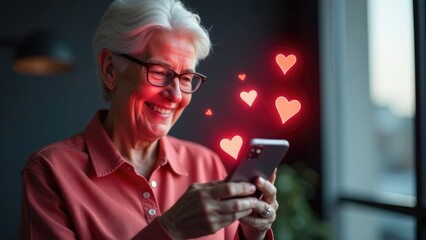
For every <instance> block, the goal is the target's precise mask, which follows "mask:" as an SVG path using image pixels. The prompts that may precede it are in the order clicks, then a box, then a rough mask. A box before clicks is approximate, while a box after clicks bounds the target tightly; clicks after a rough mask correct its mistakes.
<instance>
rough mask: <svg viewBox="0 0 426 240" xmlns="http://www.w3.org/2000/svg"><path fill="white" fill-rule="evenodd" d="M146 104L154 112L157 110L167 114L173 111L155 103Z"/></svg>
mask: <svg viewBox="0 0 426 240" xmlns="http://www.w3.org/2000/svg"><path fill="white" fill-rule="evenodd" d="M146 105H147V106H148V107H149V108H150V109H151V110H153V111H154V112H158V113H160V114H163V115H168V114H170V113H172V111H173V110H172V109H166V108H161V107H159V106H157V105H153V104H151V103H147V104H146Z"/></svg>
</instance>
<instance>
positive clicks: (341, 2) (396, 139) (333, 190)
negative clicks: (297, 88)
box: [320, 0, 426, 240]
mask: <svg viewBox="0 0 426 240" xmlns="http://www.w3.org/2000/svg"><path fill="white" fill-rule="evenodd" d="M425 13H426V8H425V3H424V1H422V0H414V1H413V0H323V1H322V4H321V20H322V24H321V30H320V32H321V35H322V36H321V40H322V41H321V42H322V43H321V60H322V61H321V62H322V63H321V69H322V76H321V85H322V100H323V105H322V106H323V109H322V110H323V129H324V131H323V139H324V148H325V149H324V159H325V163H324V174H323V175H324V176H327V178H326V179H325V181H324V183H325V185H324V190H325V208H326V212H327V213H329V214H328V216H329V217H330V219H331V220H332V223H333V226H335V230H336V231H335V234H336V239H343V240H345V239H373V240H375V239H380V240H381V239H387V240H388V239H404V240H409V239H426V238H424V235H423V234H424V233H423V232H424V230H423V229H424V222H423V221H424V220H423V216H424V213H425V204H424V189H423V188H424V186H425V184H424V183H423V179H425V171H424V170H423V167H422V166H423V164H424V162H423V161H424V154H423V151H424V150H425V149H424V147H422V146H423V145H425V140H424V138H425V137H426V134H425V131H424V128H425V125H426V121H425V119H424V116H423V115H424V114H425V110H424V108H425V105H426V102H425V96H424V95H425V90H426V88H425V86H424V85H425V81H426V79H425V77H426V76H425V68H426V64H425V45H426V41H425V40H426V39H425V25H426V24H425V17H426V14H425ZM342 229H344V231H342ZM357 229H362V234H363V236H362V238H360V235H359V234H361V233H360V232H359V231H357ZM395 229H401V231H394V230H395ZM339 230H340V231H339ZM355 233H358V235H354V234H355Z"/></svg>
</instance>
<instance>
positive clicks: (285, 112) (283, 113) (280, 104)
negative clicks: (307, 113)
mask: <svg viewBox="0 0 426 240" xmlns="http://www.w3.org/2000/svg"><path fill="white" fill-rule="evenodd" d="M275 107H276V108H277V111H278V114H279V115H280V118H281V122H282V124H284V123H285V122H286V121H287V120H289V119H290V118H291V117H293V116H294V115H296V113H298V112H299V111H300V108H301V105H300V102H299V101H297V100H292V101H290V102H289V101H288V100H287V98H285V97H283V96H280V97H278V98H277V99H276V100H275Z"/></svg>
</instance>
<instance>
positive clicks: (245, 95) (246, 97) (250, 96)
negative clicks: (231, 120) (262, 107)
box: [240, 90, 257, 107]
mask: <svg viewBox="0 0 426 240" xmlns="http://www.w3.org/2000/svg"><path fill="white" fill-rule="evenodd" d="M240 97H241V99H243V101H244V102H246V103H247V104H248V105H249V106H250V107H251V105H252V104H253V102H254V100H255V99H256V97H257V92H256V91H255V90H251V91H250V92H241V93H240Z"/></svg>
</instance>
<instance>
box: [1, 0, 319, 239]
mask: <svg viewBox="0 0 426 240" xmlns="http://www.w3.org/2000/svg"><path fill="white" fill-rule="evenodd" d="M109 2H110V1H107V0H61V1H54V0H38V1H31V0H4V1H2V6H1V10H0V13H1V14H0V20H1V21H0V29H1V31H0V38H1V39H17V40H19V39H23V38H24V37H25V36H26V35H27V34H28V33H29V32H31V31H33V30H36V29H39V28H47V29H50V30H52V31H54V32H55V33H56V34H57V35H59V36H61V37H62V38H63V39H64V40H65V41H66V42H68V43H69V45H70V46H71V48H72V49H73V51H74V55H75V59H76V69H75V71H73V72H72V73H70V74H66V75H60V76H54V77H43V78H40V77H28V76H23V75H19V74H17V73H14V72H13V71H12V70H11V68H10V63H11V60H12V58H13V54H14V52H13V50H12V49H9V48H5V47H1V46H0V82H1V85H0V86H1V87H0V111H1V119H0V159H1V161H2V167H1V170H0V171H1V173H0V184H1V189H3V191H2V197H1V199H0V206H1V208H2V209H1V213H2V216H1V223H0V238H1V239H16V238H17V236H18V222H19V208H20V184H21V183H20V171H21V169H22V167H23V165H24V162H25V160H26V158H27V157H28V156H29V154H30V153H31V152H33V151H35V150H36V149H38V148H40V147H41V146H43V145H46V144H48V143H51V142H53V141H57V140H60V139H63V138H65V137H68V136H70V135H73V134H74V133H77V132H79V131H81V130H82V129H84V127H85V126H86V124H87V122H88V121H89V120H90V119H91V118H92V116H93V114H94V113H95V111H96V110H97V109H99V108H104V107H106V106H107V105H106V104H105V103H104V102H103V101H102V100H101V97H100V92H99V89H98V84H97V81H96V78H95V69H94V63H93V57H92V48H91V39H92V36H93V33H94V30H95V28H96V25H97V23H98V21H99V19H100V17H101V16H102V14H103V12H104V11H105V10H106V8H107V5H108V4H109ZM186 2H187V3H188V5H189V6H190V8H193V9H196V10H197V11H198V12H199V13H200V15H201V18H202V22H203V23H204V24H205V25H206V26H207V27H208V28H211V31H210V34H211V38H212V40H213V43H214V44H215V46H214V51H213V52H212V54H211V56H209V58H208V59H206V60H205V61H204V62H202V63H201V64H200V66H199V68H198V71H199V72H202V73H205V74H206V75H207V76H208V78H209V79H208V82H207V83H206V84H205V85H204V86H203V88H202V89H201V90H200V92H198V93H197V94H195V95H194V97H193V101H192V103H191V105H190V106H189V107H188V109H187V110H186V112H185V114H184V115H183V116H182V118H181V119H180V121H179V122H178V123H177V125H176V126H175V127H174V129H173V130H172V134H173V135H176V136H179V137H182V138H186V139H190V140H194V141H198V142H200V143H202V144H205V145H207V146H209V147H210V148H212V149H214V150H215V151H217V152H218V153H219V154H220V155H221V156H222V157H223V158H224V160H225V163H227V166H231V165H232V163H233V162H232V161H229V158H228V157H227V156H226V155H225V154H223V152H222V151H221V150H220V148H219V146H218V143H219V140H220V139H221V138H224V137H229V136H231V135H232V134H234V133H240V134H242V135H243V136H244V137H245V138H249V137H254V136H257V137H276V138H278V137H281V138H282V137H284V138H287V139H289V140H290V142H291V145H292V146H291V151H290V153H289V155H288V158H287V159H288V161H293V160H304V161H306V162H307V163H308V164H309V165H311V166H312V167H314V168H315V169H317V170H318V171H320V145H319V143H320V141H319V139H320V138H319V134H320V129H319V124H320V123H319V97H318V90H319V89H318V88H319V83H318V60H317V59H318V49H317V45H318V44H317V40H318V37H317V22H316V21H317V20H316V19H317V13H316V11H317V9H316V2H315V1H309V0H299V1H283V0H270V1H260V0H233V1H229V0H215V1H196V0H192V1H186ZM288 2H291V3H288ZM281 52H282V53H285V54H288V53H295V54H296V55H297V56H298V63H297V65H296V67H295V68H294V69H292V71H293V72H292V74H291V75H289V77H288V79H284V78H283V77H282V74H280V72H279V69H278V68H277V66H276V65H275V62H274V57H275V54H277V53H281ZM240 72H245V73H246V74H247V75H248V77H247V81H246V82H245V83H241V82H240V81H238V80H237V75H238V73H240ZM251 87H253V88H256V89H257V90H258V92H259V97H258V100H256V101H258V102H255V104H254V105H253V107H252V108H247V107H244V105H242V104H241V102H240V101H241V100H239V97H238V94H239V92H240V91H242V90H249V89H250V88H251ZM279 94H282V95H285V96H288V97H293V98H297V99H300V100H301V102H302V105H303V107H302V111H301V112H300V113H299V114H298V115H297V116H296V117H295V118H294V119H293V120H292V121H289V122H288V123H286V125H285V126H281V125H279V124H277V119H276V118H277V116H275V115H274V114H275V113H274V110H273V108H272V107H271V101H272V100H273V97H276V96H277V95H279ZM207 107H211V108H212V109H213V111H214V113H215V114H214V116H213V117H211V118H206V117H205V116H204V115H203V113H204V111H205V109H206V108H207ZM319 199H320V198H318V200H319ZM318 202H319V201H318ZM317 205H318V206H319V203H317Z"/></svg>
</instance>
